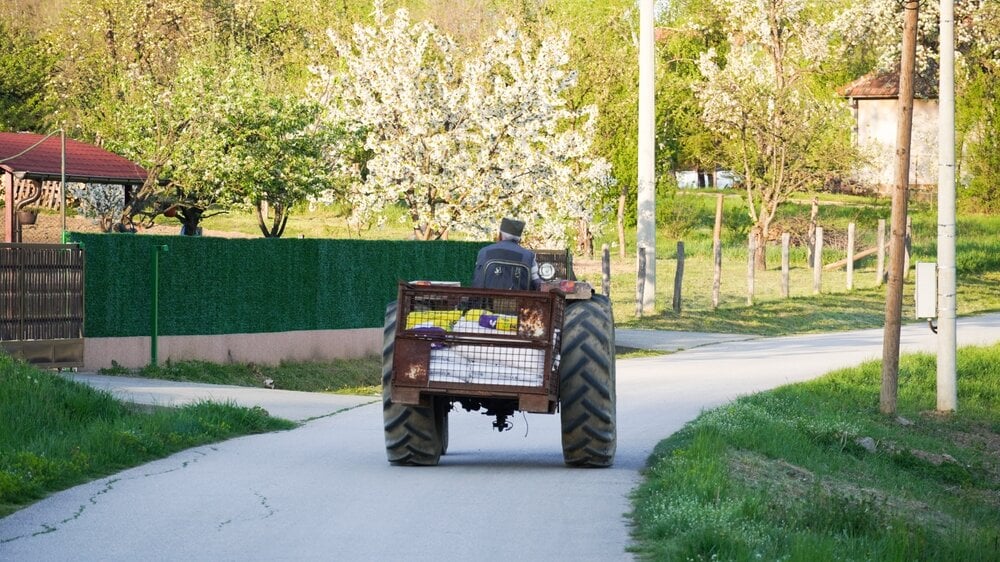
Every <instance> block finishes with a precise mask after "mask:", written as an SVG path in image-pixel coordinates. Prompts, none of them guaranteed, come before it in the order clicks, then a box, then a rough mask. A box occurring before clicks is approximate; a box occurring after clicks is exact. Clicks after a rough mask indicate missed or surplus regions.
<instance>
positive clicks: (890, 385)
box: [879, 0, 919, 414]
mask: <svg viewBox="0 0 1000 562" xmlns="http://www.w3.org/2000/svg"><path fill="white" fill-rule="evenodd" d="M918 6H919V2H918V0H906V3H905V4H904V5H903V11H904V16H903V50H902V60H901V62H900V68H899V103H898V108H899V121H898V125H897V129H896V187H895V189H894V190H893V192H892V217H891V220H892V236H891V238H890V241H889V283H888V284H887V287H886V295H885V332H884V335H883V338H882V392H881V395H880V397H879V410H880V411H881V412H882V413H883V414H895V413H896V396H897V390H898V386H899V330H900V324H901V316H902V309H903V254H904V252H905V249H904V247H905V243H906V206H907V199H908V198H909V183H910V137H911V132H912V129H913V67H914V63H915V61H916V58H917V57H916V53H917V9H918Z"/></svg>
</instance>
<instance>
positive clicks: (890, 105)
mask: <svg viewBox="0 0 1000 562" xmlns="http://www.w3.org/2000/svg"><path fill="white" fill-rule="evenodd" d="M857 103H858V107H857V113H856V115H857V127H858V129H857V135H858V136H857V142H858V146H859V147H861V148H862V150H864V151H866V153H867V154H868V155H869V156H870V157H871V158H872V165H871V166H869V167H868V168H866V169H864V170H861V171H859V173H858V177H857V179H858V180H859V181H861V182H862V183H867V184H871V185H876V186H882V187H883V189H881V191H882V192H889V191H891V188H892V187H893V186H894V185H895V183H896V164H895V157H896V126H897V124H898V119H899V113H898V111H899V109H898V107H897V102H896V100H895V99H862V100H857ZM937 116H938V102H937V100H924V99H917V100H913V133H912V137H911V140H910V144H911V146H910V185H913V186H921V185H936V184H937V174H938V170H937V159H938V142H937V136H938V130H937V128H938V124H937Z"/></svg>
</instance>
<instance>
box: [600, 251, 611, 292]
mask: <svg viewBox="0 0 1000 562" xmlns="http://www.w3.org/2000/svg"><path fill="white" fill-rule="evenodd" d="M601 289H602V290H603V291H604V296H606V297H608V298H611V250H609V249H608V245H607V244H605V245H603V246H601Z"/></svg>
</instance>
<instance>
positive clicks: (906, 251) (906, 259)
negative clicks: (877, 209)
mask: <svg viewBox="0 0 1000 562" xmlns="http://www.w3.org/2000/svg"><path fill="white" fill-rule="evenodd" d="M912 234H913V217H911V216H909V215H907V216H906V237H905V238H904V239H903V279H909V278H910V250H911V249H912V247H911V246H912V237H911V235H912Z"/></svg>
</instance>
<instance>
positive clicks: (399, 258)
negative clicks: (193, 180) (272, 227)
mask: <svg viewBox="0 0 1000 562" xmlns="http://www.w3.org/2000/svg"><path fill="white" fill-rule="evenodd" d="M71 240H72V241H73V242H79V243H82V244H83V245H84V249H85V252H86V260H87V272H86V280H85V291H86V293H85V295H86V296H85V299H86V323H85V326H84V333H85V334H86V336H87V337H123V336H147V335H149V334H150V330H151V327H150V324H151V316H152V285H153V251H154V248H155V247H156V246H159V245H164V244H165V245H167V246H168V250H167V251H166V252H165V253H161V254H160V258H159V284H160V291H159V295H160V298H159V333H160V334H161V335H209V334H237V333H260V332H286V331H293V330H326V329H344V328H370V327H377V326H381V325H382V322H383V316H384V313H385V305H386V303H387V302H389V301H391V300H393V299H394V298H395V295H396V284H397V282H398V281H408V280H415V279H433V280H448V281H460V282H461V283H462V285H468V284H469V283H470V282H471V281H472V273H473V269H474V267H475V263H476V253H477V252H478V251H479V249H480V248H482V247H483V246H484V245H485V243H483V242H450V241H434V242H430V241H388V240H326V239H323V240H320V239H280V238H278V239H274V238H257V239H232V238H209V237H193V236H192V237H188V236H148V235H135V234H83V233H71Z"/></svg>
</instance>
